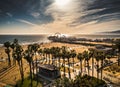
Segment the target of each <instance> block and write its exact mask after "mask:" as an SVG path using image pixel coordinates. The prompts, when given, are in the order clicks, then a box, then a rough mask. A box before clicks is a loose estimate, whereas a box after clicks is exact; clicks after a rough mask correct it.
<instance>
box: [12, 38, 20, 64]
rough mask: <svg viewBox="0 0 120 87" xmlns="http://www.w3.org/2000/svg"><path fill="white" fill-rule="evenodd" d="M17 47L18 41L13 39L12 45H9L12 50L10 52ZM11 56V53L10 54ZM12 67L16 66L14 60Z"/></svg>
mask: <svg viewBox="0 0 120 87" xmlns="http://www.w3.org/2000/svg"><path fill="white" fill-rule="evenodd" d="M17 45H18V40H17V39H14V40H13V43H12V44H11V45H10V47H11V48H12V52H13V51H14V50H15V47H16V46H17ZM12 54H13V53H12ZM12 57H14V56H12ZM13 65H16V60H15V58H13Z"/></svg>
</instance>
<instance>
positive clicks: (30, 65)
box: [29, 63, 32, 87]
mask: <svg viewBox="0 0 120 87" xmlns="http://www.w3.org/2000/svg"><path fill="white" fill-rule="evenodd" d="M29 67H30V79H31V84H30V85H31V87H32V67H31V63H29Z"/></svg>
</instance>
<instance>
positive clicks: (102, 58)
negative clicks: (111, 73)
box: [100, 52, 106, 79]
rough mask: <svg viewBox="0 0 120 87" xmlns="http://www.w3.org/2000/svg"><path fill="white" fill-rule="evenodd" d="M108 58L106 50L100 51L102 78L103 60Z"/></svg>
mask: <svg viewBox="0 0 120 87" xmlns="http://www.w3.org/2000/svg"><path fill="white" fill-rule="evenodd" d="M105 58H106V55H105V53H104V52H100V60H101V69H100V70H101V79H102V76H103V69H102V68H103V61H104V60H105Z"/></svg>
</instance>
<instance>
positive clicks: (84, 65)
mask: <svg viewBox="0 0 120 87" xmlns="http://www.w3.org/2000/svg"><path fill="white" fill-rule="evenodd" d="M84 68H85V72H86V60H84Z"/></svg>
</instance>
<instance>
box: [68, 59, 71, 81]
mask: <svg viewBox="0 0 120 87" xmlns="http://www.w3.org/2000/svg"><path fill="white" fill-rule="evenodd" d="M68 74H69V79H71V74H70V61H69V58H68Z"/></svg>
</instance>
